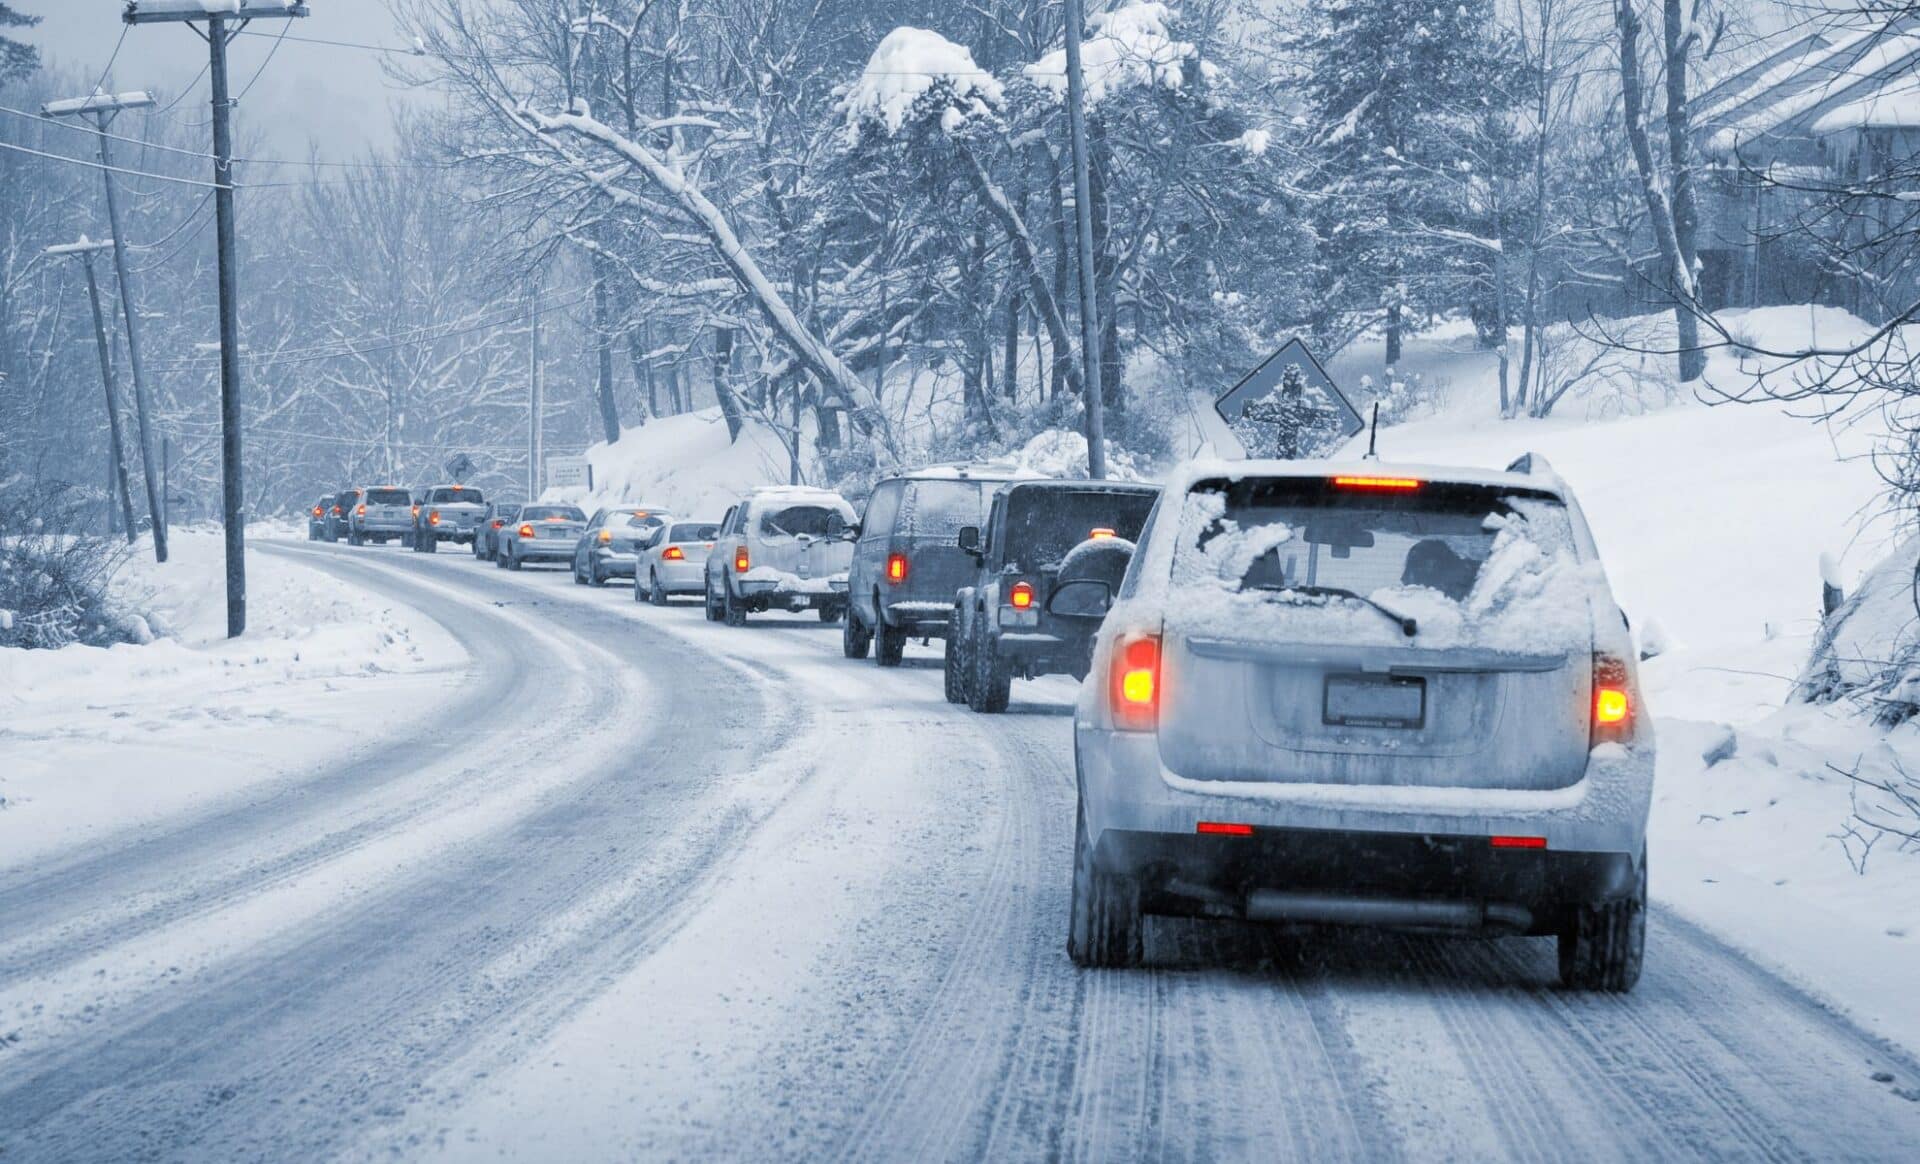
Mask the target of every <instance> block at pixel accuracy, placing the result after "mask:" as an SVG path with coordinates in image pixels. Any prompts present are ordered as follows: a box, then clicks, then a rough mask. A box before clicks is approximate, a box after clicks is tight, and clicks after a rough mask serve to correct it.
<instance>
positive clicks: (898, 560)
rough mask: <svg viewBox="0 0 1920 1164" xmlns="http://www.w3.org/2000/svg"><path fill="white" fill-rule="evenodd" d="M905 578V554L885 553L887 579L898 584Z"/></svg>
mask: <svg viewBox="0 0 1920 1164" xmlns="http://www.w3.org/2000/svg"><path fill="white" fill-rule="evenodd" d="M906 580H907V556H906V555H905V554H888V555H887V581H888V582H891V583H892V584H893V585H895V586H898V585H900V583H902V582H905V581H906Z"/></svg>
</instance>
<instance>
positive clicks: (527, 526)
mask: <svg viewBox="0 0 1920 1164" xmlns="http://www.w3.org/2000/svg"><path fill="white" fill-rule="evenodd" d="M520 536H521V537H523V538H530V537H532V536H534V535H533V523H532V522H522V523H521V524H520Z"/></svg>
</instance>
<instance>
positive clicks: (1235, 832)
mask: <svg viewBox="0 0 1920 1164" xmlns="http://www.w3.org/2000/svg"><path fill="white" fill-rule="evenodd" d="M1193 831H1194V832H1196V833H1200V834H1202V835H1205V836H1215V837H1250V836H1252V835H1253V826H1252V825H1250V824H1237V823H1233V822H1229V821H1219V820H1203V821H1201V822H1200V823H1199V824H1196V825H1194V826H1193Z"/></svg>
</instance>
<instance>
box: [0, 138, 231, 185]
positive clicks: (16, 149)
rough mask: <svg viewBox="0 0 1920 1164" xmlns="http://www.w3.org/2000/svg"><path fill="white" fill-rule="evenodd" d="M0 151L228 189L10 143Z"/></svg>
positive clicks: (128, 174) (192, 179) (2, 142)
mask: <svg viewBox="0 0 1920 1164" xmlns="http://www.w3.org/2000/svg"><path fill="white" fill-rule="evenodd" d="M0 150H12V151H14V152H15V153H21V154H32V155H33V156H34V157H36V158H46V159H47V160H49V161H54V162H66V163H68V164H70V165H75V166H85V167H87V168H88V169H89V170H106V171H108V172H110V173H114V174H125V175H127V176H129V177H133V178H152V179H154V180H155V181H159V182H177V183H179V184H180V185H182V186H200V187H203V188H206V189H209V190H223V189H230V187H225V186H221V185H220V184H219V183H217V182H203V181H201V180H199V179H197V178H175V177H173V176H171V175H169V174H151V173H148V172H147V171H145V170H128V169H123V168H122V167H120V166H103V165H101V164H100V163H99V162H90V161H88V160H87V159H85V158H70V157H68V156H66V155H65V154H50V153H47V152H46V151H44V150H35V149H28V148H27V147H26V146H23V145H14V144H13V143H12V142H6V141H0Z"/></svg>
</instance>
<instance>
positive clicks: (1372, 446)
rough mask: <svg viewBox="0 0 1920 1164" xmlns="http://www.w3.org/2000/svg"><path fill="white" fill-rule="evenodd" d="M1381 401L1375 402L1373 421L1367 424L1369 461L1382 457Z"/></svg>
mask: <svg viewBox="0 0 1920 1164" xmlns="http://www.w3.org/2000/svg"><path fill="white" fill-rule="evenodd" d="M1379 445H1380V402H1379V401H1378V400H1376V401H1374V402H1373V423H1372V424H1370V425H1368V426H1367V457H1366V459H1367V460H1369V461H1377V460H1379V459H1380V449H1379Z"/></svg>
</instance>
